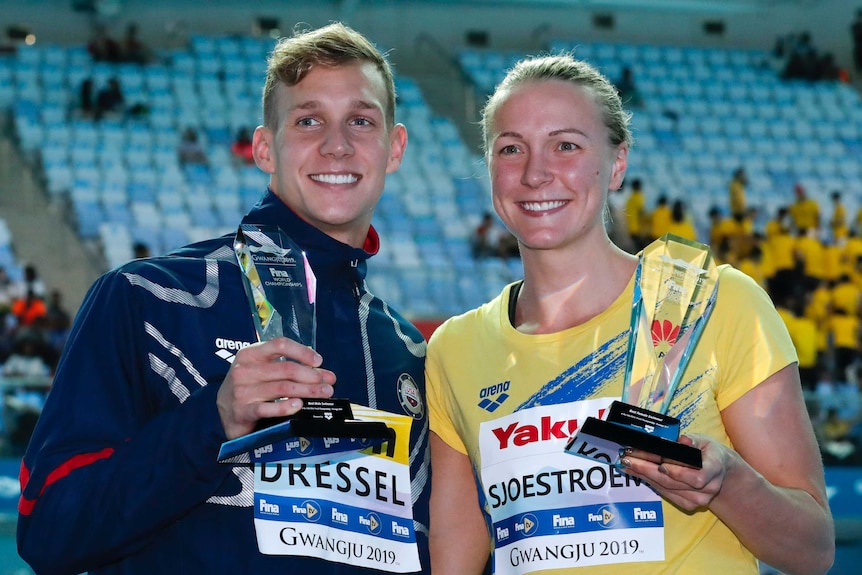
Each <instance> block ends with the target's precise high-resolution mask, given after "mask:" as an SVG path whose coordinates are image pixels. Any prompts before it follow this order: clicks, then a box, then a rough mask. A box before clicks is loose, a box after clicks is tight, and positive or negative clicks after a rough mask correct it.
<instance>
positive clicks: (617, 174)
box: [608, 142, 629, 190]
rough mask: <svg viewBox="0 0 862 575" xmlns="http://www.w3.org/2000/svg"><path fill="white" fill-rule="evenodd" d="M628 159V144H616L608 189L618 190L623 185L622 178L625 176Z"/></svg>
mask: <svg viewBox="0 0 862 575" xmlns="http://www.w3.org/2000/svg"><path fill="white" fill-rule="evenodd" d="M628 159H629V146H628V144H626V143H625V142H623V143H621V144H620V145H619V146H617V150H616V156H615V157H614V165H613V168H612V170H611V181H610V184H609V185H608V189H609V190H618V189H620V187H621V186H622V185H623V179H624V178H625V177H626V168H627V167H628Z"/></svg>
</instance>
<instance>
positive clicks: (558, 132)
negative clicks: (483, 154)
mask: <svg viewBox="0 0 862 575" xmlns="http://www.w3.org/2000/svg"><path fill="white" fill-rule="evenodd" d="M563 134H577V135H579V136H583V137H584V138H589V136H588V135H587V133H586V132H584V131H583V130H579V129H577V128H561V129H559V130H552V131H551V132H549V133H548V135H549V136H560V135H563ZM496 138H518V139H523V138H524V137H523V136H522V135H521V134H520V133H518V132H515V131H511V130H510V131H507V132H500V133H499V134H497V136H496ZM496 138H495V139H496Z"/></svg>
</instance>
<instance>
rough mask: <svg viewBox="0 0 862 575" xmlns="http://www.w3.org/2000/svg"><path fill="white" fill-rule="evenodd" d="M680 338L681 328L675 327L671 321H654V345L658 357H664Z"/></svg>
mask: <svg viewBox="0 0 862 575" xmlns="http://www.w3.org/2000/svg"><path fill="white" fill-rule="evenodd" d="M677 337H679V326H678V325H673V323H671V321H670V320H667V319H665V320H658V319H656V320H653V322H652V344H653V346H654V347H655V348H656V352H658V357H663V356H664V354H666V353H667V352H668V350H669V349H670V348H671V347H673V344H675V343H676V338H677Z"/></svg>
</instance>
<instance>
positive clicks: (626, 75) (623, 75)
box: [615, 66, 643, 108]
mask: <svg viewBox="0 0 862 575" xmlns="http://www.w3.org/2000/svg"><path fill="white" fill-rule="evenodd" d="M615 86H616V89H617V91H618V92H619V94H620V98H621V99H622V101H623V105H625V106H627V107H629V108H642V107H643V97H642V96H641V93H640V90H638V87H637V83H636V82H635V74H634V72H633V71H632V69H631V66H623V69H622V72H620V77H619V79H617V82H616V85H615Z"/></svg>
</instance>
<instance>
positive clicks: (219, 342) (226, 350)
mask: <svg viewBox="0 0 862 575" xmlns="http://www.w3.org/2000/svg"><path fill="white" fill-rule="evenodd" d="M250 345H251V342H248V341H240V340H237V339H229V338H226V337H217V338H216V339H215V348H216V352H215V354H216V355H217V356H219V357H220V358H222V359H223V360H225V361H226V362H228V363H233V360H234V359H235V358H236V352H238V351H239V350H241V349H242V348H244V347H248V346H250Z"/></svg>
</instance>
